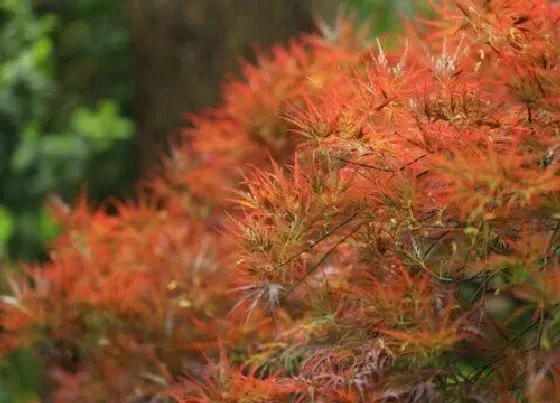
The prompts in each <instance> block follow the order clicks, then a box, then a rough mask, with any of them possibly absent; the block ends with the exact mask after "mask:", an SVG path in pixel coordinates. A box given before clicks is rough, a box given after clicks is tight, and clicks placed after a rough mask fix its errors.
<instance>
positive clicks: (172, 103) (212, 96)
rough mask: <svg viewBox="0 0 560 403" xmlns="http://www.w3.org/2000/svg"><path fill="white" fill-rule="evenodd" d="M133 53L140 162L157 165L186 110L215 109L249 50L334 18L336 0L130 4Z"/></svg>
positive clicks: (144, 0) (145, 167)
mask: <svg viewBox="0 0 560 403" xmlns="http://www.w3.org/2000/svg"><path fill="white" fill-rule="evenodd" d="M128 1H129V6H130V9H129V13H130V18H131V26H132V30H133V41H134V47H135V49H134V51H135V62H136V63H135V70H134V74H136V77H135V78H136V122H137V131H136V135H137V140H136V141H137V158H138V167H139V171H140V174H141V175H142V174H145V173H146V172H147V171H149V170H151V169H152V168H154V166H155V162H156V161H157V159H158V157H159V155H160V152H163V151H165V150H166V148H167V142H168V136H173V135H174V134H175V133H177V131H178V130H179V129H180V127H182V126H185V125H186V124H187V122H185V120H184V116H185V113H186V112H195V111H197V110H200V109H201V108H205V107H208V106H211V105H214V104H216V102H217V101H218V96H219V87H220V82H221V80H222V79H223V77H224V74H225V73H226V72H235V71H236V70H237V63H238V58H239V57H240V56H244V57H246V58H251V57H252V47H253V45H255V44H258V45H259V46H260V47H266V46H267V45H271V44H273V43H277V42H286V40H287V39H288V38H290V37H293V36H294V35H297V34H298V33H301V32H306V31H311V30H313V29H314V17H315V14H314V13H315V12H316V11H317V12H319V13H320V14H321V15H322V17H323V18H324V19H325V20H327V21H329V20H333V19H334V15H335V12H336V8H337V3H338V0H128Z"/></svg>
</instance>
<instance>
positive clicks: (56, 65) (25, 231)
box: [0, 0, 134, 260]
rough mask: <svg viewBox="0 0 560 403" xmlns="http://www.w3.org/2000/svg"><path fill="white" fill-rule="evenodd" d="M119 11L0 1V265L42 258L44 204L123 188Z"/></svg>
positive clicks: (128, 170)
mask: <svg viewBox="0 0 560 403" xmlns="http://www.w3.org/2000/svg"><path fill="white" fill-rule="evenodd" d="M121 7H122V4H120V3H118V2H98V1H92V0H80V1H56V2H55V1H32V0H2V1H1V2H0V21H1V22H2V25H1V28H0V131H1V135H0V193H1V194H2V195H3V198H2V201H1V202H2V206H3V210H2V211H4V213H3V214H2V216H1V217H2V220H1V222H2V223H4V224H3V225H0V252H1V254H0V258H10V259H12V260H18V259H32V260H35V259H39V258H41V257H42V256H43V253H42V244H43V242H44V241H45V240H46V239H48V238H49V237H50V236H51V235H53V234H54V233H55V232H53V230H52V228H51V227H52V225H50V224H45V217H47V216H46V213H45V212H44V211H43V209H42V205H43V203H44V199H45V197H46V196H47V195H49V194H51V193H57V194H61V195H62V196H63V198H65V199H72V198H73V197H74V196H75V195H76V193H77V192H78V191H79V190H80V189H81V184H82V183H86V184H87V186H88V189H89V193H90V194H91V195H92V197H94V198H102V197H105V196H107V195H109V194H111V195H120V194H123V193H126V189H127V188H130V187H131V183H132V178H133V161H132V159H131V158H130V155H132V153H131V152H130V149H131V147H132V142H131V136H132V133H133V129H134V128H133V123H132V121H131V119H130V118H129V116H130V105H131V99H132V82H131V75H130V74H129V69H130V67H131V64H130V60H129V52H128V50H129V35H128V30H127V28H126V26H125V24H124V22H123V16H122V13H121V11H122V10H121ZM114 60H118V62H117V63H115V62H114ZM123 156H124V157H123ZM8 223H9V224H8ZM45 228H48V230H46V231H47V232H44V231H45Z"/></svg>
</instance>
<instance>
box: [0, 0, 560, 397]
mask: <svg viewBox="0 0 560 403" xmlns="http://www.w3.org/2000/svg"><path fill="white" fill-rule="evenodd" d="M440 3H441V4H440ZM432 6H433V8H434V10H435V11H436V13H437V18H436V19H435V20H430V21H425V22H422V21H420V22H419V24H424V26H422V29H419V30H415V29H413V28H412V27H409V29H408V30H407V38H406V39H404V38H402V39H401V40H400V42H399V45H398V46H396V48H395V49H394V50H392V51H388V50H386V49H385V47H386V46H384V45H383V43H382V42H383V41H381V40H379V41H376V42H374V43H369V42H367V41H366V39H367V35H364V33H357V32H355V30H354V29H353V27H352V21H350V20H345V19H340V20H339V22H338V25H337V27H336V29H334V30H333V31H332V32H331V31H327V32H325V37H319V36H309V37H305V38H301V39H300V40H298V41H296V42H294V43H293V44H292V45H291V46H290V48H289V49H283V48H276V49H275V50H274V51H273V52H272V56H270V57H266V56H264V55H263V56H261V57H260V58H259V61H258V63H257V65H256V66H250V65H247V66H245V68H244V78H243V79H242V80H238V81H235V80H234V81H230V82H229V83H228V84H226V85H225V87H224V102H223V105H222V106H221V107H219V108H217V109H214V110H211V111H207V112H206V113H204V114H201V115H199V116H196V117H193V122H194V128H192V129H189V130H187V131H186V132H185V136H184V139H185V141H184V143H183V144H180V145H175V147H173V151H172V153H171V156H169V157H168V158H166V159H165V161H164V162H165V169H164V172H163V174H162V175H160V176H157V177H154V178H153V179H152V180H151V181H149V183H148V186H149V192H147V193H146V194H149V195H150V196H145V195H142V196H141V197H140V199H141V201H140V202H138V203H135V204H127V205H117V208H118V214H117V215H109V214H107V213H106V212H104V210H103V209H98V210H97V211H91V210H90V209H89V208H88V206H87V203H86V201H85V200H82V201H81V202H80V203H79V205H78V206H77V207H76V208H75V209H73V210H72V211H66V210H65V209H64V208H62V207H56V206H54V207H55V211H56V212H57V214H58V216H59V219H60V222H61V223H62V224H63V225H64V227H65V230H64V234H63V236H62V237H61V238H60V239H58V240H57V241H56V243H55V245H53V248H52V253H51V261H50V263H48V264H46V265H43V266H41V267H28V268H27V271H26V274H27V277H26V278H25V279H21V280H13V279H12V280H11V281H10V284H11V285H12V287H11V288H12V295H6V296H4V297H3V298H2V300H1V305H0V309H1V311H0V312H1V317H0V324H1V326H2V331H1V333H0V346H1V347H2V350H4V351H6V352H7V351H11V350H14V349H17V348H19V347H21V346H26V345H36V346H39V347H40V348H41V351H43V354H44V356H45V357H46V359H47V362H48V364H49V368H50V375H51V377H52V379H53V380H54V381H55V382H56V389H55V400H57V401H61V402H63V401H84V402H87V401H99V402H104V401H162V402H163V401H167V400H168V399H169V400H173V399H175V400H177V401H180V402H271V401H298V402H307V401H317V402H356V401H367V402H373V401H379V402H392V401H427V402H466V401H480V402H484V401H488V402H494V401H500V402H513V401H528V402H535V403H536V402H552V401H559V400H560V266H559V257H560V251H559V246H560V221H559V220H560V178H559V173H560V172H559V169H560V165H559V164H558V147H559V144H560V139H559V129H560V127H559V123H560V24H559V22H560V21H559V20H560V8H559V7H557V6H556V5H554V4H549V2H548V1H545V0H534V1H532V2H531V3H529V2H526V1H521V0H485V1H475V0H457V1H454V2H452V3H449V2H438V4H436V2H434V4H432ZM419 32H422V34H420V33H419ZM150 399H151V400H150Z"/></svg>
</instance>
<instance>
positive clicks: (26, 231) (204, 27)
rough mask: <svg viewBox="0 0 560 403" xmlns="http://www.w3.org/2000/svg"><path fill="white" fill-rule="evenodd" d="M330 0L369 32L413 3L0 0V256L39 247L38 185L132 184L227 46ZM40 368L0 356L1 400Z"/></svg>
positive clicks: (39, 256) (283, 35)
mask: <svg viewBox="0 0 560 403" xmlns="http://www.w3.org/2000/svg"><path fill="white" fill-rule="evenodd" d="M341 6H342V7H343V10H344V11H343V12H345V13H348V12H355V13H356V16H357V20H356V23H367V24H368V25H370V28H371V33H372V35H373V36H375V35H379V34H381V33H384V32H390V31H396V30H399V29H400V28H401V27H400V25H401V24H400V23H399V22H400V18H399V16H400V15H409V16H410V15H411V14H412V12H413V0H282V1H277V0H243V1H239V0H158V1H155V0H0V132H1V133H0V262H1V265H2V266H1V269H0V270H2V271H5V270H8V269H9V270H13V269H16V270H17V266H18V264H19V263H21V262H23V261H41V260H44V259H46V258H47V254H46V252H45V245H46V244H47V243H48V241H49V240H50V239H52V238H53V237H56V235H57V232H58V228H57V227H56V225H55V224H54V222H53V221H52V220H51V218H50V217H49V214H48V212H47V210H46V209H45V208H44V203H45V200H46V199H47V198H49V197H52V196H53V195H58V196H59V197H60V198H61V199H62V200H63V201H64V202H67V203H70V204H71V203H72V201H73V200H74V199H75V198H76V196H77V195H78V194H79V193H80V192H81V191H83V190H84V189H87V194H88V196H89V198H90V199H91V200H94V201H102V200H104V199H106V198H108V197H115V198H117V199H123V198H131V197H133V196H134V188H135V184H136V183H137V181H138V180H139V179H140V178H142V177H143V176H144V175H146V174H147V173H149V172H151V171H152V170H154V169H157V159H158V155H159V153H161V152H165V147H166V144H167V142H168V141H169V138H170V137H172V136H175V135H177V133H178V132H179V131H180V128H181V127H184V126H186V125H188V120H186V119H185V114H186V113H187V112H188V113H194V112H196V111H197V110H200V109H201V108H205V107H208V106H211V105H213V104H215V103H217V102H219V87H220V82H221V80H222V78H223V77H224V75H225V74H227V73H229V74H234V75H235V73H236V69H237V66H238V60H239V58H240V57H241V58H245V59H248V60H252V58H253V56H254V45H259V47H260V48H262V49H266V47H267V46H269V45H270V44H272V43H276V42H286V41H287V40H288V38H289V37H292V36H294V35H297V34H298V33H301V32H308V31H312V30H314V29H315V27H316V24H315V14H316V13H319V14H320V15H322V17H323V18H324V20H325V21H326V22H327V23H329V24H332V23H333V22H334V19H335V16H336V14H337V12H340V7H341ZM40 368H41V367H40V363H37V362H35V361H34V360H33V359H32V358H31V354H30V353H29V352H26V351H20V352H18V353H17V354H14V355H13V356H12V357H9V359H8V360H7V361H6V362H3V363H2V364H0V403H3V402H15V403H17V402H29V401H37V389H38V387H39V384H40V378H41V376H40V373H41V369H40Z"/></svg>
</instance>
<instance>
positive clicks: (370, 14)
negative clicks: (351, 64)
mask: <svg viewBox="0 0 560 403" xmlns="http://www.w3.org/2000/svg"><path fill="white" fill-rule="evenodd" d="M346 3H347V4H348V6H349V8H350V9H352V10H355V11H356V12H357V14H358V16H359V17H360V19H361V20H365V19H370V21H371V25H372V30H371V32H372V34H380V33H383V32H393V31H396V30H398V29H399V15H400V14H403V15H406V16H410V15H411V14H412V11H413V3H414V0H393V1H387V0H346Z"/></svg>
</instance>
